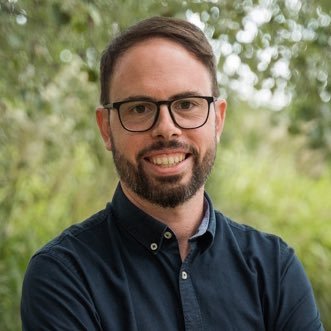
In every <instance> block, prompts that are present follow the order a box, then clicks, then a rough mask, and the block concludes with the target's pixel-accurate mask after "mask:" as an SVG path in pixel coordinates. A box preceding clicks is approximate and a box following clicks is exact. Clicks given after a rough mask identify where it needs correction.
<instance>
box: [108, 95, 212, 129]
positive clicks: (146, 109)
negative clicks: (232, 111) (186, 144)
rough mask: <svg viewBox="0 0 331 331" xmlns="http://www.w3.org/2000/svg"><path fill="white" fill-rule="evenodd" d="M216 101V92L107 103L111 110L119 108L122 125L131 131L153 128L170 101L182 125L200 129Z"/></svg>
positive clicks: (178, 122) (172, 113) (176, 123)
mask: <svg viewBox="0 0 331 331" xmlns="http://www.w3.org/2000/svg"><path fill="white" fill-rule="evenodd" d="M214 101H216V98H215V97H212V96H189V97H181V98H176V99H172V100H162V101H155V102H154V101H150V100H128V101H120V102H114V103H109V104H106V105H103V107H104V108H105V109H107V110H108V115H109V111H110V110H114V109H116V110H117V113H118V116H119V119H120V122H121V125H122V127H123V128H124V129H125V130H127V131H130V132H144V131H148V130H150V129H151V128H152V127H153V126H154V125H155V123H156V122H157V120H158V118H159V114H160V106H161V105H167V107H168V110H169V113H170V116H171V118H172V120H173V121H174V123H175V125H177V126H178V127H179V128H181V129H197V128H200V127H201V126H203V125H204V124H205V123H206V122H207V120H208V116H209V109H210V104H211V103H212V102H214Z"/></svg>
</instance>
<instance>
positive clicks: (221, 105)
mask: <svg viewBox="0 0 331 331" xmlns="http://www.w3.org/2000/svg"><path fill="white" fill-rule="evenodd" d="M226 107H227V103H226V100H225V99H219V100H217V101H215V115H216V116H215V120H216V138H217V142H219V141H220V138H221V135H222V132H223V127H224V121H225V115H226Z"/></svg>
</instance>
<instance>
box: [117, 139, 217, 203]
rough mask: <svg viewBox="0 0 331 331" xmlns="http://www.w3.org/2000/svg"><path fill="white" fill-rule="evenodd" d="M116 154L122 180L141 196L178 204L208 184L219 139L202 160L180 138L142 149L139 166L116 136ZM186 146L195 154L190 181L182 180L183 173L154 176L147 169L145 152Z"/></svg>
mask: <svg viewBox="0 0 331 331" xmlns="http://www.w3.org/2000/svg"><path fill="white" fill-rule="evenodd" d="M111 139H112V142H113V145H112V154H113V159H114V163H115V167H116V170H117V173H118V175H119V177H120V180H121V181H122V182H123V183H125V184H126V185H127V186H128V187H129V188H130V189H131V190H132V191H133V192H135V193H136V194H137V195H138V196H139V197H141V198H143V199H145V200H147V201H149V202H151V203H154V204H157V205H159V206H161V207H164V208H174V207H177V206H179V205H181V204H183V203H184V202H185V201H187V200H189V199H190V198H191V197H192V196H194V195H195V193H196V192H197V191H198V190H199V189H200V188H201V187H202V186H203V185H204V184H205V182H206V180H207V178H208V176H209V174H210V172H211V170H212V167H213V165H214V162H215V156H216V139H215V142H214V146H213V148H210V149H208V150H207V151H206V153H205V155H204V157H203V158H202V159H201V160H200V159H199V154H198V152H197V150H196V149H195V148H193V147H190V146H188V145H186V144H183V143H180V142H178V141H175V140H172V141H167V142H164V141H158V142H156V143H154V144H152V145H151V146H149V147H146V148H144V149H143V150H141V151H140V152H139V153H138V154H137V157H136V160H137V165H138V166H135V165H134V164H132V163H131V162H130V161H129V160H127V159H126V158H125V157H124V155H123V154H122V153H120V152H119V150H118V149H117V148H116V146H115V144H114V139H113V137H111ZM171 148H174V149H175V148H183V149H184V150H188V152H189V153H190V156H191V157H192V158H193V169H192V175H191V178H190V179H189V181H188V183H186V184H181V183H180V182H181V179H182V177H183V175H172V176H158V177H154V178H152V177H151V176H149V175H148V173H146V172H145V171H144V168H143V156H144V155H145V154H146V153H148V152H152V151H162V149H167V150H169V149H171Z"/></svg>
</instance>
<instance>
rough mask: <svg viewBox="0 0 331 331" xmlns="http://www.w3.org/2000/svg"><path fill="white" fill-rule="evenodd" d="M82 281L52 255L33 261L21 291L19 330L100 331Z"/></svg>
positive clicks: (37, 257)
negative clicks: (20, 321) (20, 327)
mask: <svg viewBox="0 0 331 331" xmlns="http://www.w3.org/2000/svg"><path fill="white" fill-rule="evenodd" d="M87 288H88V286H86V284H84V280H83V279H82V278H81V277H79V275H78V274H77V273H75V271H74V268H70V267H69V266H67V265H65V264H64V263H63V261H61V260H60V259H58V258H56V257H55V256H52V255H47V254H44V253H43V254H39V255H36V256H35V257H33V258H32V260H31V261H30V264H29V266H28V269H27V272H26V274H25V279H24V282H23V288H22V300H21V318H22V329H23V330H27V331H33V330H54V331H55V330H61V331H65V330H68V331H69V330H71V331H72V330H89V331H90V330H101V329H102V328H101V326H100V321H99V319H98V315H97V313H96V311H95V309H94V306H93V303H92V300H91V298H90V295H89V293H88V290H87Z"/></svg>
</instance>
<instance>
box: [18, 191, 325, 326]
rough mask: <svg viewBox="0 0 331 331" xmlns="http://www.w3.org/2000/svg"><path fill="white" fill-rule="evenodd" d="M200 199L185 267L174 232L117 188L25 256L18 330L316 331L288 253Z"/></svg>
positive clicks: (316, 320)
mask: <svg viewBox="0 0 331 331" xmlns="http://www.w3.org/2000/svg"><path fill="white" fill-rule="evenodd" d="M205 196H206V199H207V201H208V204H209V223H208V228H207V231H205V232H204V233H203V234H202V235H200V236H196V237H194V238H192V239H191V240H190V253H189V255H188V256H187V258H186V259H185V261H184V262H182V261H181V258H180V254H179V248H178V242H177V240H176V237H175V235H174V233H173V232H172V231H171V229H169V228H168V227H167V226H166V225H164V224H163V223H161V222H159V221H157V220H155V219H153V218H152V217H151V216H149V215H147V214H146V213H144V212H143V211H142V210H140V209H139V208H137V207H136V206H135V205H133V204H132V203H131V202H130V201H129V200H128V199H127V198H126V196H125V195H124V193H123V192H122V190H121V187H120V186H118V188H117V191H116V193H115V195H114V198H113V201H112V202H111V203H110V204H108V205H107V206H106V208H105V209H104V210H102V211H100V212H99V213H97V214H95V215H94V216H92V217H90V218H89V219H87V220H86V221H84V222H82V223H80V224H78V225H74V226H71V227H70V228H69V229H67V230H66V231H64V232H63V233H62V234H61V235H60V236H59V237H57V238H55V239H54V240H52V241H51V242H50V243H48V244H47V245H46V246H45V247H43V248H42V249H41V250H39V251H38V252H37V253H36V254H35V255H34V256H33V257H32V259H31V261H30V264H29V266H28V269H27V272H26V275H25V280H24V284H23V292H22V302H21V316H22V323H23V330H31V331H32V330H33V331H36V330H71V331H72V330H112V331H138V330H140V331H155V330H157V331H163V330H164V331H175V330H187V331H202V330H205V331H213V330H215V331H220V330H222V331H230V330H236V331H260V330H275V331H282V330H288V331H296V330H298V331H304V330H305V331H315V330H323V327H322V325H321V322H320V317H319V312H318V310H317V308H316V304H315V301H314V297H313V293H312V289H311V285H310V283H309V281H308V279H307V277H306V275H305V273H304V270H303V268H302V265H301V264H300V262H299V261H298V259H297V257H296V256H295V254H294V252H293V250H292V249H291V248H289V247H288V246H287V245H286V244H285V243H284V242H283V241H282V240H281V239H280V238H278V237H276V236H273V235H269V234H265V233H261V232H259V231H256V230H254V229H253V228H251V227H248V226H245V225H240V224H237V223H235V222H233V221H231V220H230V219H228V218H226V217H225V216H224V215H222V214H221V213H219V212H218V211H215V210H214V209H213V206H212V204H211V201H210V199H209V198H208V196H207V195H205Z"/></svg>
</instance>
